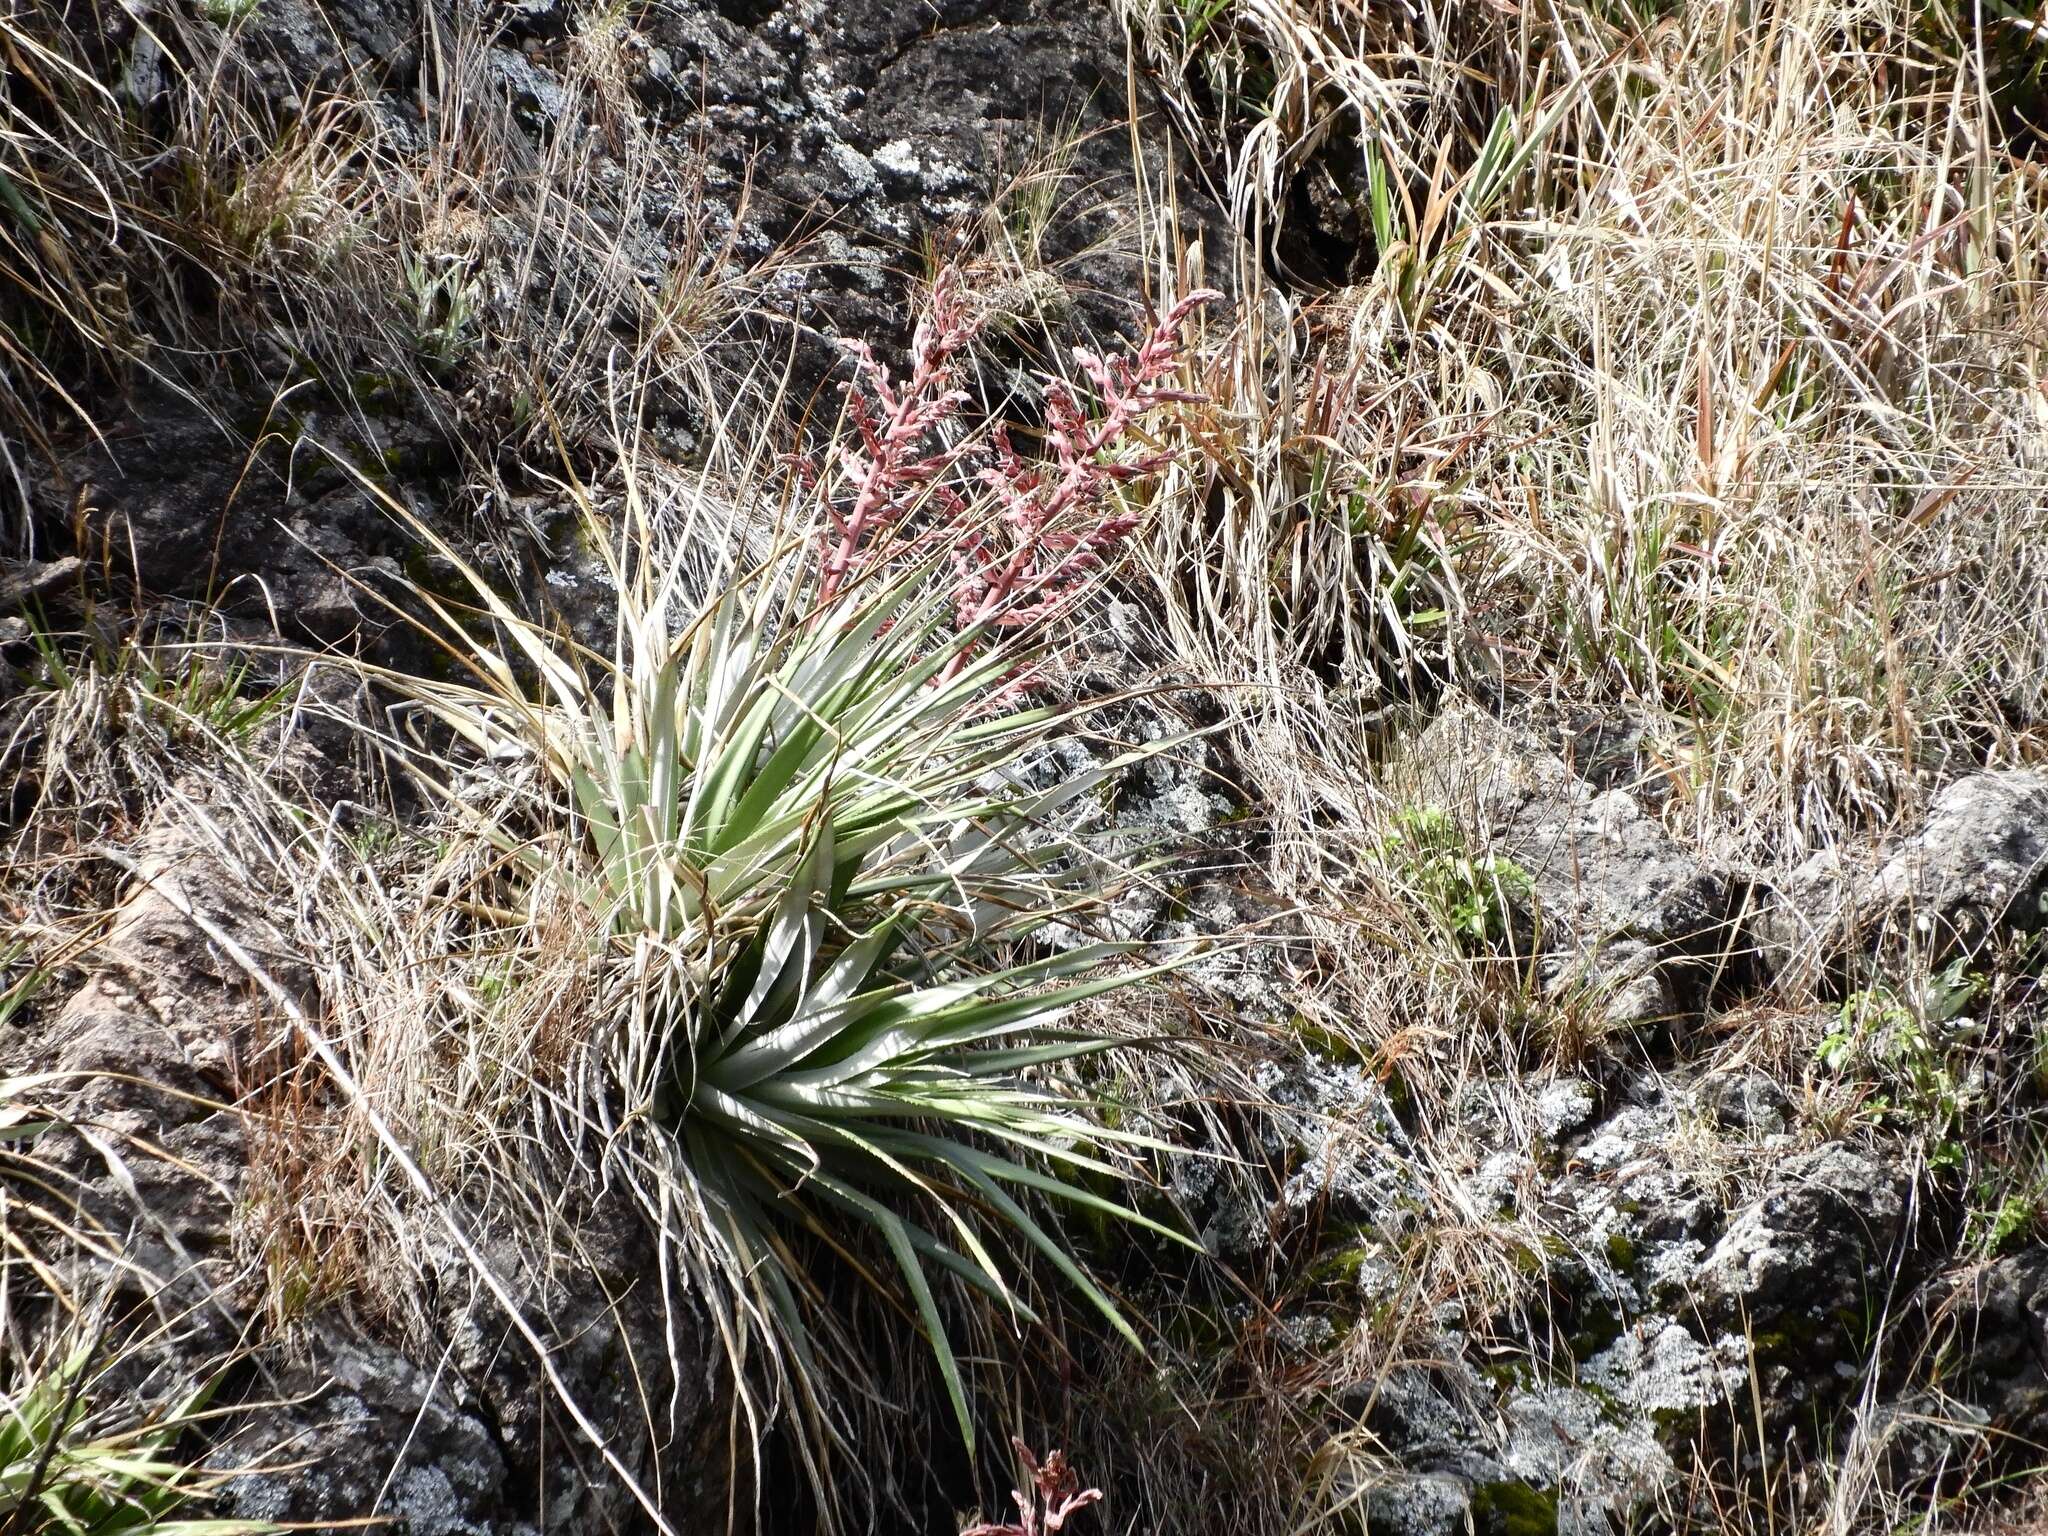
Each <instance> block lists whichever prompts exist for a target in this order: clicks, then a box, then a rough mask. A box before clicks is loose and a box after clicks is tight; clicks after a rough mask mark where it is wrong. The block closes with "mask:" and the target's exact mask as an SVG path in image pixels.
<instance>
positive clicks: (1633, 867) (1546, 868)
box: [1408, 699, 1742, 1025]
mask: <svg viewBox="0 0 2048 1536" xmlns="http://www.w3.org/2000/svg"><path fill="white" fill-rule="evenodd" d="M1409 764H1410V766H1409V769H1408V772H1409V775H1410V777H1411V779H1412V781H1413V783H1412V793H1414V794H1415V795H1416V796H1417V797H1418V798H1419V799H1420V800H1421V801H1422V802H1423V803H1426V804H1430V805H1434V806H1437V807H1441V808H1442V809H1444V810H1445V811H1447V812H1449V813H1450V814H1452V815H1453V816H1454V817H1457V818H1459V819H1460V820H1461V821H1462V822H1463V823H1464V825H1465V830H1466V832H1467V835H1468V836H1469V837H1470V838H1471V839H1472V840H1473V842H1474V845H1475V846H1476V847H1478V848H1481V849H1483V850H1485V851H1486V852H1488V853H1490V854H1493V855H1496V856H1501V857H1506V858H1509V859H1512V860H1513V861H1514V862H1515V863H1516V864H1518V865H1520V866H1521V868H1522V869H1523V870H1524V871H1526V872H1527V873H1528V875H1529V876H1530V879H1531V882H1532V884H1533V887H1534V895H1535V901H1534V906H1535V911H1534V912H1532V913H1530V914H1527V918H1528V927H1529V930H1530V932H1531V934H1532V936H1533V938H1534V940H1535V942H1536V943H1538V944H1539V945H1540V946H1541V947H1542V948H1543V949H1544V950H1545V951H1546V952H1547V953H1548V954H1549V955H1550V956H1551V957H1552V959H1551V962H1550V964H1548V965H1547V966H1546V967H1545V980H1546V984H1547V985H1549V986H1550V987H1551V988H1552V989H1553V990H1563V989H1566V988H1570V989H1575V990H1577V991H1580V992H1582V993H1584V994H1587V995H1588V996H1589V997H1590V998H1591V999H1592V1000H1593V1002H1594V1005H1595V1006H1596V1007H1599V1008H1601V1009H1602V1011H1603V1013H1604V1014H1605V1015H1606V1016H1607V1018H1608V1019H1609V1020H1610V1022H1612V1023H1614V1024H1616V1025H1626V1024H1632V1023H1638V1022H1642V1021H1645V1020H1648V1019H1653V1018H1656V1017H1659V1016H1661V1015H1665V1014H1668V1013H1670V1012H1671V1011H1673V1010H1674V1009H1681V1008H1694V1007H1697V1006H1699V1005H1700V1004H1701V1003H1702V1002H1703V1001H1704V995H1705V990H1706V987H1707V985H1708V984H1709V983H1710V982H1711V980H1712V979H1713V977H1714V975H1715V974H1716V971H1717V969H1718V968H1720V967H1722V966H1725V965H1727V964H1731V963H1733V961H1734V960H1735V958H1736V956H1737V955H1738V953H1739V951H1740V949H1741V947H1742V940H1741V934H1740V929H1741V925H1740V922H1739V907H1740V902H1739V900H1738V891H1737V886H1736V882H1735V881H1734V880H1733V879H1732V878H1731V877H1730V876H1729V875H1728V874H1727V873H1725V872H1723V871H1720V870H1716V869H1713V868H1711V867H1709V866H1707V865H1706V864H1704V863H1702V862H1701V861H1700V860H1698V859H1696V858H1695V857H1693V856H1692V855H1691V854H1689V853H1688V852H1687V851H1686V850H1685V849H1683V848H1682V847H1680V846H1679V844H1678V843H1677V841H1676V840H1675V839H1674V838H1672V837H1671V836H1670V835H1669V834H1668V833H1667V832H1665V831H1664V829H1663V827H1662V826H1661V825H1659V824H1658V822H1657V821H1656V820H1655V818H1654V817H1652V816H1650V815H1648V814H1647V813H1646V812H1645V811H1644V810H1643V809H1642V807H1641V806H1640V805H1639V804H1638V803H1637V801H1636V800H1635V798H1634V797H1633V796H1632V795H1631V794H1630V793H1629V792H1628V791H1626V790H1622V789H1609V790H1606V791H1599V790H1596V789H1595V788H1594V786H1592V785H1591V784H1588V783H1587V782H1585V781H1584V780H1583V779H1580V778H1579V777H1577V776H1576V775H1575V774H1573V773H1572V771H1571V770H1570V769H1569V768H1567V767H1566V766H1565V763H1564V762H1563V760H1562V759H1561V758H1559V757H1558V756H1557V755H1556V754H1555V753H1553V752H1551V751H1550V750H1549V749H1548V748H1547V747H1545V746H1544V744H1543V743H1542V741H1541V740H1540V739H1539V738H1538V737H1537V736H1536V735H1535V734H1534V733H1533V732H1532V731H1529V730H1526V729H1522V728H1519V727H1516V726H1513V725H1510V724H1506V723H1504V722H1502V721H1500V720H1498V719H1496V718H1494V717H1493V716H1492V715H1491V714H1489V713H1487V712H1486V711H1485V710H1484V709H1482V708H1480V707H1479V706H1478V705H1476V704H1474V703H1472V702H1471V701H1469V700H1464V699H1459V700H1455V701H1454V702H1452V703H1451V704H1449V705H1448V706H1447V707H1446V708H1445V709H1444V710H1443V711H1442V712H1441V713H1440V714H1439V715H1438V716H1437V717H1436V719H1435V720H1433V721H1432V722H1431V723H1430V725H1429V727H1428V728H1427V729H1426V730H1425V731H1424V732H1423V733H1422V735H1421V736H1420V738H1419V739H1418V740H1417V741H1416V743H1415V744H1414V746H1413V748H1412V750H1411V752H1410V754H1409Z"/></svg>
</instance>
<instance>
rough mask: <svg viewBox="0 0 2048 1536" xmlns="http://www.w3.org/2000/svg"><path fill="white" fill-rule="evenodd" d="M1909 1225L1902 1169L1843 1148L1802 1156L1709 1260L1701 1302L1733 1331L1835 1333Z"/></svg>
mask: <svg viewBox="0 0 2048 1536" xmlns="http://www.w3.org/2000/svg"><path fill="white" fill-rule="evenodd" d="M1905 1215H1906V1205H1905V1190H1904V1179H1903V1177H1902V1175H1901V1173H1900V1172H1899V1170H1898V1169H1897V1168H1895V1167H1891V1166H1887V1165H1886V1164H1885V1163H1882V1162H1880V1161H1878V1160H1877V1159H1876V1158H1874V1157H1870V1156H1867V1155H1865V1154H1864V1153H1861V1152H1858V1151H1856V1150H1854V1149H1853V1148H1850V1147H1847V1146H1843V1145H1840V1144H1839V1143H1836V1144H1830V1145H1828V1146H1824V1147H1821V1148H1819V1149H1817V1150H1815V1151H1812V1152H1808V1153H1804V1154H1801V1155H1800V1156H1798V1157H1794V1158H1792V1159H1791V1160H1789V1161H1788V1162H1787V1163H1786V1164H1785V1166H1784V1168H1783V1170H1782V1172H1781V1173H1780V1174H1779V1175H1778V1176H1777V1178H1776V1179H1774V1180H1773V1182H1772V1186H1771V1188H1770V1189H1769V1191H1768V1192H1767V1193H1766V1194H1765V1195H1764V1196H1763V1198H1762V1199H1760V1200H1758V1201H1756V1202H1755V1203H1754V1204H1752V1205H1751V1206H1749V1207H1748V1208H1747V1209H1746V1210H1744V1211H1742V1212H1740V1213H1739V1214H1738V1215H1737V1216H1736V1217H1735V1218H1734V1219H1733V1220H1732V1221H1731V1222H1730V1223H1729V1225H1728V1230H1727V1232H1726V1233H1724V1234H1723V1235H1722V1237H1721V1240H1720V1241H1719V1242H1718V1243H1716V1244H1715V1245H1714V1248H1713V1251H1712V1252H1711V1253H1709V1254H1708V1255H1707V1257H1706V1259H1705V1261H1704V1263H1703V1264H1702V1265H1701V1269H1700V1290H1701V1296H1702V1299H1703V1300H1704V1301H1705V1302H1706V1303H1707V1304H1708V1306H1709V1307H1710V1308H1711V1309H1712V1311H1713V1313H1714V1315H1715V1316H1717V1317H1719V1318H1722V1319H1724V1320H1726V1321H1731V1322H1733V1321H1739V1320H1741V1319H1747V1320H1748V1321H1749V1323H1751V1324H1752V1325H1755V1326H1760V1327H1771V1326H1778V1325H1783V1326H1788V1327H1792V1328H1794V1329H1795V1331H1796V1329H1797V1326H1798V1325H1799V1324H1800V1323H1802V1322H1804V1323H1807V1324H1811V1325H1812V1326H1814V1327H1816V1328H1820V1327H1825V1326H1828V1320H1830V1319H1832V1318H1833V1317H1834V1316H1835V1314H1836V1313H1837V1312H1839V1311H1840V1310H1842V1309H1845V1308H1857V1307H1860V1306H1861V1305H1862V1304H1863V1302H1864V1301H1865V1299H1866V1298H1867V1297H1868V1295H1869V1293H1870V1288H1871V1286H1872V1285H1873V1284H1875V1283H1876V1282H1878V1281H1879V1280H1880V1278H1881V1277H1882V1275H1883V1274H1884V1272H1885V1270H1886V1268H1887V1266H1888V1263H1889V1261H1890V1258H1891V1254H1892V1248H1893V1245H1894V1244H1896V1243H1897V1241H1898V1239H1899V1237H1900V1234H1901V1232H1902V1231H1903V1229H1904V1226H1905Z"/></svg>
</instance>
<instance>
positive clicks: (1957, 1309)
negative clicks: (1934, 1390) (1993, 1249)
mask: <svg viewBox="0 0 2048 1536" xmlns="http://www.w3.org/2000/svg"><path fill="white" fill-rule="evenodd" d="M1937 1290H1939V1291H1942V1292H1945V1294H1944V1295H1942V1296H1941V1298H1940V1302H1939V1305H1938V1317H1939V1322H1940V1324H1941V1327H1940V1329H1939V1331H1938V1333H1937V1338H1938V1340H1939V1342H1940V1343H1941V1345H1942V1346H1943V1349H1944V1352H1945V1364H1946V1370H1945V1371H1944V1379H1943V1385H1944V1386H1945V1388H1946V1390H1947V1391H1948V1392H1949V1394H1950V1395H1951V1396H1954V1397H1956V1398H1958V1399H1960V1400H1962V1401H1964V1402H1966V1403H1969V1404H1971V1405H1973V1406H1975V1407H1978V1408H1981V1409H1982V1410H1983V1411H1984V1413H1985V1414H1986V1415H1987V1416H1988V1420H1989V1423H1990V1424H1991V1425H1992V1426H1993V1427H1994V1428H1995V1429H1996V1430H1997V1431H1998V1432H1999V1434H2000V1435H2001V1437H2005V1441H2004V1443H2007V1444H2009V1445H2011V1446H2012V1447H2014V1448H2016V1449H2017V1450H2018V1451H2021V1452H2034V1451H2039V1450H2041V1449H2048V1248H2043V1247H2034V1248H2029V1249H2027V1250H2025V1251H2023V1252H2020V1253H2014V1254H2009V1255H2007V1256H2005V1257H2004V1258H2000V1259H1995V1260H1993V1261H1992V1262H1990V1263H1988V1264H1985V1265H1982V1266H1979V1267H1977V1268H1974V1269H1969V1270H1965V1271H1963V1272H1962V1273H1961V1274H1960V1275H1957V1276H1955V1277H1953V1278H1951V1279H1949V1280H1947V1281H1945V1282H1939V1283H1938V1285H1937Z"/></svg>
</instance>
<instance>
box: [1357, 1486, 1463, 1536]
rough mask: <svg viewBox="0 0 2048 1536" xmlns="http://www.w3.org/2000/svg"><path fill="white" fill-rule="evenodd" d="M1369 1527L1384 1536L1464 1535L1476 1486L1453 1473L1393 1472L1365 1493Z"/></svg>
mask: <svg viewBox="0 0 2048 1536" xmlns="http://www.w3.org/2000/svg"><path fill="white" fill-rule="evenodd" d="M1361 1502H1362V1504H1363V1506H1364V1509H1365V1518H1366V1523H1367V1527H1368V1528H1369V1529H1370V1530H1372V1531H1374V1532H1380V1533H1384V1536H1464V1533H1465V1532H1468V1531H1470V1530H1471V1529H1472V1485H1471V1484H1470V1483H1469V1482H1467V1481H1466V1480H1465V1479H1464V1478H1462V1477H1459V1476H1457V1475H1456V1474H1455V1473H1450V1472H1420V1473H1406V1472H1401V1473H1390V1474H1388V1475H1386V1476H1384V1477H1381V1478H1377V1479H1375V1480H1374V1481H1373V1482H1371V1483H1370V1484H1369V1485H1368V1486H1367V1487H1366V1488H1365V1490H1364V1493H1363V1498H1362V1500H1361Z"/></svg>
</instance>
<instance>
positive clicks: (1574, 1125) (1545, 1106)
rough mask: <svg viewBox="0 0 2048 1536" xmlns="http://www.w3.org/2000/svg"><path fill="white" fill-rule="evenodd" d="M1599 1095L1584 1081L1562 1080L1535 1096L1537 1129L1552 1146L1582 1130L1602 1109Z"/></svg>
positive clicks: (1572, 1078) (1581, 1079) (1573, 1078)
mask: <svg viewBox="0 0 2048 1536" xmlns="http://www.w3.org/2000/svg"><path fill="white" fill-rule="evenodd" d="M1599 1103H1600V1098H1599V1092H1598V1090H1597V1089H1595V1088H1594V1086H1593V1085H1592V1084H1591V1083H1589V1082H1587V1081H1586V1080H1585V1079H1584V1078H1582V1077H1566V1078H1560V1079H1558V1081H1556V1082H1554V1083H1551V1084H1549V1085H1548V1086H1547V1087H1545V1088H1544V1089H1543V1090H1542V1092H1540V1093H1538V1094H1537V1095H1536V1104H1535V1115H1536V1129H1537V1131H1538V1132H1540V1133H1541V1135H1542V1137H1543V1139H1544V1140H1545V1141H1549V1142H1556V1141H1559V1140H1562V1139H1563V1138H1564V1137H1565V1136H1567V1135H1569V1134H1570V1133H1571V1132H1573V1131H1578V1130H1583V1129H1585V1127H1586V1123H1587V1122H1588V1121H1590V1120H1591V1119H1592V1118H1593V1112H1594V1110H1595V1109H1596V1108H1597V1107H1598V1106H1599Z"/></svg>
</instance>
